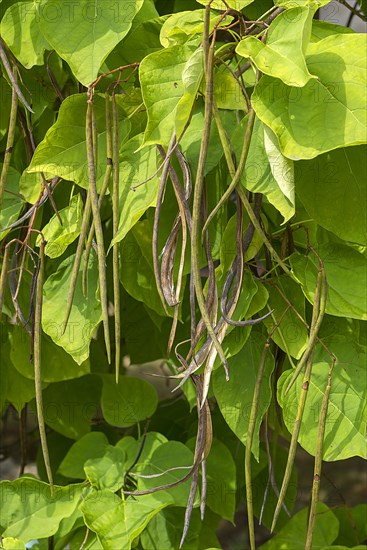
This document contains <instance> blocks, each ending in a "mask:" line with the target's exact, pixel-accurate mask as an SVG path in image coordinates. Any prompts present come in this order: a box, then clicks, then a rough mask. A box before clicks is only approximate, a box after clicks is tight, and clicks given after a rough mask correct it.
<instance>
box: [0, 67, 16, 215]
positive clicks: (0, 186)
mask: <svg viewBox="0 0 367 550" xmlns="http://www.w3.org/2000/svg"><path fill="white" fill-rule="evenodd" d="M12 74H13V76H14V82H15V83H16V82H17V69H16V67H14V70H13V73H12ZM17 111H18V94H17V91H16V88H15V86H14V85H13V89H12V95H11V107H10V118H9V128H8V136H7V138H6V146H5V153H4V161H3V166H2V169H1V175H0V208H1V205H2V202H3V195H4V191H5V184H6V179H7V176H8V170H9V166H10V160H11V154H12V152H13V144H14V136H15V127H16V122H17Z"/></svg>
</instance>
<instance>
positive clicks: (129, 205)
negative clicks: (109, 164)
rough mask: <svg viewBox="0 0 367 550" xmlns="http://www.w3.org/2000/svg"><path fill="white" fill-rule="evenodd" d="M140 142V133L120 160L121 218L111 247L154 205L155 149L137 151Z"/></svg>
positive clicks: (155, 182) (155, 194)
mask: <svg viewBox="0 0 367 550" xmlns="http://www.w3.org/2000/svg"><path fill="white" fill-rule="evenodd" d="M142 139H143V136H142V134H139V135H137V136H134V137H133V138H132V139H130V140H129V141H128V142H127V143H126V144H125V146H124V148H123V151H122V154H121V157H120V169H119V172H120V210H119V211H120V219H119V226H118V230H117V233H116V235H115V237H114V239H113V241H112V243H111V244H114V243H117V242H119V241H121V240H122V239H123V238H124V237H125V235H126V234H127V233H128V232H129V231H130V229H131V228H132V227H133V225H135V224H136V222H137V221H138V220H139V219H140V218H141V216H142V215H143V214H144V212H145V211H146V210H147V209H148V208H149V207H150V206H155V203H156V200H157V192H158V181H159V179H158V177H157V176H154V174H155V172H156V170H157V153H156V148H155V147H145V148H144V149H139V150H138V151H137V149H138V148H139V146H140V145H141V144H142ZM151 176H154V177H153V178H151ZM146 180H149V181H146ZM139 184H141V185H139ZM134 186H137V187H136V188H134Z"/></svg>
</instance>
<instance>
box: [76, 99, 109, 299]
mask: <svg viewBox="0 0 367 550" xmlns="http://www.w3.org/2000/svg"><path fill="white" fill-rule="evenodd" d="M106 152H107V159H106V171H105V175H104V178H103V183H102V187H101V192H100V194H99V198H98V208H99V209H100V208H101V205H102V201H103V199H104V197H105V194H106V192H107V189H108V185H109V183H110V178H111V174H112V130H111V113H110V100H109V95H108V93H107V92H106ZM93 237H94V222H92V224H91V227H90V230H89V235H88V239H87V244H86V245H85V253H84V267H83V275H82V288H83V294H84V296H86V295H87V272H88V263H89V256H90V251H91V248H92V243H93Z"/></svg>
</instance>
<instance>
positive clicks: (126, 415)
mask: <svg viewBox="0 0 367 550" xmlns="http://www.w3.org/2000/svg"><path fill="white" fill-rule="evenodd" d="M101 378H102V381H103V389H102V411H103V416H104V417H105V419H106V420H107V422H108V423H109V424H111V425H112V426H118V427H123V428H127V427H128V426H133V425H134V424H136V423H137V422H140V421H141V420H145V419H146V418H149V417H150V416H152V414H153V413H154V411H155V410H156V408H157V403H158V398H157V392H156V390H155V388H154V386H153V385H152V384H150V383H149V382H147V381H146V380H141V379H140V378H132V377H121V378H120V380H119V383H118V384H116V381H115V377H114V376H113V375H112V374H111V375H110V374H104V375H101Z"/></svg>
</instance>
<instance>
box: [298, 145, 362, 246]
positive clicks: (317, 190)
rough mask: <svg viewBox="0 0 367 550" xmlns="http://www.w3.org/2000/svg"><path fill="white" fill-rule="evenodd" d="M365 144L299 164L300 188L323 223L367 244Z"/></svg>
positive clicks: (307, 205)
mask: <svg viewBox="0 0 367 550" xmlns="http://www.w3.org/2000/svg"><path fill="white" fill-rule="evenodd" d="M366 154H367V150H366V146H365V145H361V146H358V147H347V148H344V149H335V150H334V151H329V152H328V153H325V154H323V155H320V156H318V157H317V158H315V159H313V160H311V161H301V162H300V163H299V164H298V163H297V165H296V168H297V169H296V191H297V195H298V197H299V198H300V199H301V201H302V203H303V205H304V207H305V208H306V210H307V212H308V213H309V214H310V216H312V218H313V219H314V220H315V221H316V222H317V223H318V224H319V225H321V226H322V227H324V228H325V229H328V230H329V231H332V232H333V233H335V235H337V236H338V237H340V238H341V239H344V240H346V241H352V242H355V243H359V244H361V245H364V246H366V245H367V219H366V215H365V212H366V209H365V199H366V195H367V170H366V168H367V167H366V163H365V162H364V159H365V158H366Z"/></svg>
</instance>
